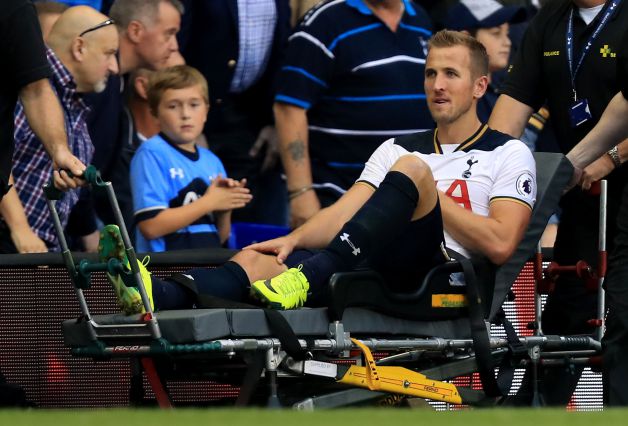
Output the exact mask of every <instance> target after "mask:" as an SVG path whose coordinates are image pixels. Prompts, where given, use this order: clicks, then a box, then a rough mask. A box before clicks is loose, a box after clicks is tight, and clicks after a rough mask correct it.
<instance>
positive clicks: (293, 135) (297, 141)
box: [274, 103, 321, 228]
mask: <svg viewBox="0 0 628 426" xmlns="http://www.w3.org/2000/svg"><path fill="white" fill-rule="evenodd" d="M274 110H275V125H276V127H277V133H278V135H279V154H280V156H281V161H282V163H283V167H284V170H285V172H286V178H287V186H288V191H289V192H293V193H294V194H297V193H298V192H299V191H301V190H303V189H304V188H308V187H311V186H312V167H311V163H310V154H309V148H308V128H307V126H308V121H307V115H306V111H305V109H303V108H300V107H297V106H294V105H288V104H285V103H275V107H274ZM320 208H321V206H320V203H319V201H318V198H317V197H316V193H315V192H314V191H313V190H307V191H305V192H303V193H301V194H299V195H298V196H296V197H295V198H292V199H291V200H290V225H291V226H292V227H293V228H296V227H298V226H300V225H302V224H303V223H304V222H305V221H306V220H308V219H309V218H310V217H312V216H313V215H314V214H316V213H317V212H318V211H319V210H320Z"/></svg>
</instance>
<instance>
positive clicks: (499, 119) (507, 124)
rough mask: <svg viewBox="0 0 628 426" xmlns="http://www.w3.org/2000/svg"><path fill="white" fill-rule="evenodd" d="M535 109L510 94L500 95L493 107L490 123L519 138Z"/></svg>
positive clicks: (492, 127)
mask: <svg viewBox="0 0 628 426" xmlns="http://www.w3.org/2000/svg"><path fill="white" fill-rule="evenodd" d="M533 112H534V110H533V109H532V108H531V107H530V106H528V105H526V104H524V103H523V102H520V101H518V100H516V99H514V98H512V97H510V96H508V95H500V96H499V98H498V99H497V103H496V104H495V107H494V108H493V112H492V113H491V117H490V118H489V120H488V125H489V127H490V128H491V129H495V130H498V131H500V132H502V133H506V134H507V135H510V136H514V137H516V138H519V137H520V136H521V134H522V133H523V130H524V129H525V127H526V124H527V123H528V120H529V119H530V116H531V115H532V113H533Z"/></svg>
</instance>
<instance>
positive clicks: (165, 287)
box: [153, 261, 250, 310]
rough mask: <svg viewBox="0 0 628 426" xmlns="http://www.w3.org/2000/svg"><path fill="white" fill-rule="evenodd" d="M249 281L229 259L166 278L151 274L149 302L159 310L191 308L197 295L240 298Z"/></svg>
mask: <svg viewBox="0 0 628 426" xmlns="http://www.w3.org/2000/svg"><path fill="white" fill-rule="evenodd" d="M182 281H185V285H183V284H182ZM249 284H250V283H249V278H248V276H247V275H246V272H245V271H244V269H242V267H241V266H240V265H238V264H237V263H235V262H232V261H229V262H226V263H225V264H224V265H222V266H220V267H217V268H212V269H209V268H195V269H190V270H188V271H185V273H183V274H177V275H175V276H174V277H173V278H172V279H170V280H160V279H156V278H153V302H154V303H155V308H156V309H162V310H164V309H188V308H191V307H193V306H195V305H198V295H208V296H215V297H220V298H222V299H227V300H233V301H235V302H241V301H243V300H245V298H246V295H247V294H248V287H249Z"/></svg>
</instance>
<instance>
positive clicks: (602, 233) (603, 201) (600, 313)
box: [595, 179, 608, 341]
mask: <svg viewBox="0 0 628 426" xmlns="http://www.w3.org/2000/svg"><path fill="white" fill-rule="evenodd" d="M600 184H601V185H600V219H599V223H600V228H599V247H598V250H599V252H600V259H599V262H600V265H599V267H598V270H599V271H600V272H601V273H599V274H598V288H597V295H598V298H597V319H598V321H599V324H598V326H597V328H596V330H595V337H596V340H597V341H602V337H603V336H604V328H605V316H606V315H605V313H606V300H605V298H606V292H605V290H604V278H605V276H606V265H607V252H606V226H607V224H606V220H607V201H608V182H607V181H606V179H603V180H602V181H601V182H600Z"/></svg>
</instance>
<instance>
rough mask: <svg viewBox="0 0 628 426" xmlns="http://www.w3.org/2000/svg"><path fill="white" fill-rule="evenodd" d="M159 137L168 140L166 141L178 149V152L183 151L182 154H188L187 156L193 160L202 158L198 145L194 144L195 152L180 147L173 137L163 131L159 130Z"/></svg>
mask: <svg viewBox="0 0 628 426" xmlns="http://www.w3.org/2000/svg"><path fill="white" fill-rule="evenodd" d="M159 137H161V138H162V139H163V140H164V141H166V143H167V144H168V145H170V146H171V147H173V148H174V149H176V150H177V151H178V152H180V153H181V155H184V156H186V157H187V158H189V159H190V160H192V161H196V160H198V159H199V158H200V154H199V152H198V147H197V146H196V145H194V149H195V151H194V152H190V151H186V150H184V149H181V148H179V145H177V144H176V143H175V142H173V141H172V139H170V138H169V137H168V136H166V135H165V134H164V133H163V132H159Z"/></svg>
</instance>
